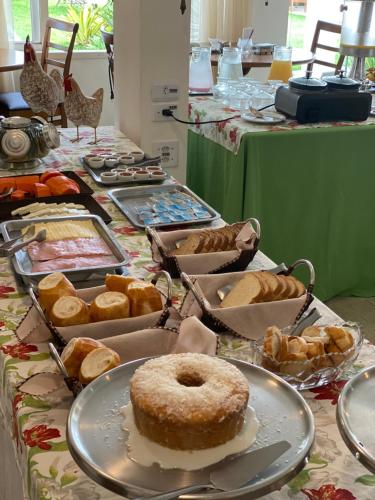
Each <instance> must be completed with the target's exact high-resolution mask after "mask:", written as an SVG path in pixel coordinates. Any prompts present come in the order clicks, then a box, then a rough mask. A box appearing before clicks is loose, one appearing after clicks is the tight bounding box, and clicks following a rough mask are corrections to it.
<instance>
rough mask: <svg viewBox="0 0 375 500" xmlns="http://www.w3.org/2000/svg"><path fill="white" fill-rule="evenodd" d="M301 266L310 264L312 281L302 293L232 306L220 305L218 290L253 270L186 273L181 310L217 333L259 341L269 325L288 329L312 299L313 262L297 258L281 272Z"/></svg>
mask: <svg viewBox="0 0 375 500" xmlns="http://www.w3.org/2000/svg"><path fill="white" fill-rule="evenodd" d="M300 266H305V267H307V268H308V270H309V274H310V278H309V284H308V286H307V288H306V291H305V293H304V294H303V295H302V296H300V297H298V298H293V299H285V300H279V301H273V302H262V303H256V304H247V305H242V306H236V307H228V308H221V307H220V302H221V301H220V299H219V297H218V294H217V291H218V290H219V289H221V288H222V287H224V286H226V285H232V284H235V283H237V282H238V281H239V280H240V279H241V278H243V277H244V276H245V275H246V274H248V273H252V272H253V271H244V272H239V273H228V274H215V275H193V276H188V275H187V274H185V273H182V275H181V280H182V283H183V284H184V286H185V288H186V289H187V293H186V295H185V297H184V301H183V303H182V306H181V310H180V312H181V314H182V315H183V316H191V315H196V316H197V317H199V318H200V319H201V321H202V323H203V324H205V325H206V326H207V327H208V328H211V329H212V330H213V331H215V332H218V333H224V332H229V333H231V334H233V335H238V336H240V337H243V338H246V339H249V340H254V341H256V340H259V339H261V338H262V337H263V336H264V332H265V331H266V328H267V327H269V326H272V325H276V326H278V327H279V328H285V327H286V326H289V325H293V324H294V323H295V322H296V321H298V319H299V318H300V317H301V316H302V314H303V313H304V312H305V311H306V310H307V309H308V307H309V305H310V303H311V302H312V300H313V297H312V290H313V287H314V283H315V271H314V268H313V266H312V264H311V262H309V261H308V260H305V259H300V260H297V261H296V262H295V263H294V264H292V265H291V266H289V267H288V268H287V270H286V271H281V272H279V273H278V274H283V275H286V276H288V275H290V274H291V273H293V271H294V270H295V269H296V268H298V267H300Z"/></svg>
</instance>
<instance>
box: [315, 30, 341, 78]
mask: <svg viewBox="0 0 375 500" xmlns="http://www.w3.org/2000/svg"><path fill="white" fill-rule="evenodd" d="M322 31H327V32H329V33H337V34H338V35H340V34H341V26H340V25H339V24H333V23H328V22H326V21H318V22H317V23H316V28H315V33H314V38H313V41H312V44H311V52H312V53H313V54H316V51H317V49H322V50H328V51H330V52H337V53H339V52H340V49H339V48H338V47H332V46H330V45H325V44H323V43H320V42H319V39H320V35H321V32H322ZM344 59H345V56H343V55H340V57H339V58H338V60H337V63H332V62H328V61H323V60H322V59H315V60H314V62H312V63H310V64H308V66H307V69H308V70H309V71H312V69H313V66H314V64H319V65H321V66H328V67H329V68H334V70H335V73H338V72H339V71H340V69H341V67H342V65H343V63H344Z"/></svg>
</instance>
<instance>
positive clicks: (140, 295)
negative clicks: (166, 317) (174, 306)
mask: <svg viewBox="0 0 375 500" xmlns="http://www.w3.org/2000/svg"><path fill="white" fill-rule="evenodd" d="M128 297H129V300H130V311H131V315H132V316H143V315H144V314H150V313H153V312H155V311H161V309H163V302H162V300H161V295H160V292H159V290H158V289H157V288H156V287H155V286H154V285H153V284H152V283H147V282H145V281H135V282H134V283H130V285H129V287H128Z"/></svg>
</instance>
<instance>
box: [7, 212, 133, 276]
mask: <svg viewBox="0 0 375 500" xmlns="http://www.w3.org/2000/svg"><path fill="white" fill-rule="evenodd" d="M64 220H76V221H79V220H92V222H93V224H94V226H95V228H96V230H97V231H98V233H99V236H100V237H101V238H102V239H103V240H104V242H105V243H106V244H107V245H108V246H109V248H110V249H111V250H112V253H113V255H114V256H115V257H116V258H117V260H118V264H110V265H108V264H107V265H103V266H99V267H98V266H96V267H95V268H90V267H85V268H80V269H59V271H62V272H64V273H65V274H66V276H67V277H68V278H69V279H71V280H72V281H83V280H85V279H87V278H88V277H89V276H90V275H92V274H105V273H106V272H109V271H111V270H112V271H113V270H114V269H116V268H119V267H121V266H124V265H125V264H127V263H128V261H129V256H128V254H127V253H126V251H125V250H124V249H123V248H122V247H121V245H120V244H119V243H118V242H117V240H116V239H115V238H114V237H113V236H112V235H111V232H110V230H109V229H108V228H107V226H106V225H105V223H104V222H103V220H102V219H101V218H100V217H98V216H96V215H78V216H67V217H48V218H46V217H41V218H38V219H32V220H25V219H20V220H9V221H6V222H3V223H2V224H1V225H0V231H1V234H2V236H3V238H4V240H5V241H9V240H11V239H12V238H16V237H17V236H19V235H20V233H21V229H22V228H23V227H26V226H30V225H32V224H34V223H37V222H59V221H64ZM12 262H13V266H14V269H15V271H16V273H17V274H19V275H20V276H21V277H22V279H23V281H24V282H25V283H29V282H31V281H39V280H40V279H42V278H43V277H44V276H46V275H47V274H50V273H49V272H37V273H36V272H32V271H31V267H32V262H31V259H30V258H29V256H28V253H27V251H26V250H20V251H19V252H17V253H16V254H15V255H14V257H13V258H12Z"/></svg>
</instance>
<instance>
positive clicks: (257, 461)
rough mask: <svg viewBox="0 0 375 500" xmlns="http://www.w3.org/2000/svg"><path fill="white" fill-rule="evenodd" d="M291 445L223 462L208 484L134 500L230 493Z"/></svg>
mask: <svg viewBox="0 0 375 500" xmlns="http://www.w3.org/2000/svg"><path fill="white" fill-rule="evenodd" d="M290 447H291V444H290V443H289V442H288V441H278V442H277V443H274V444H271V445H269V446H265V447H263V448H259V449H258V450H255V451H250V452H249V453H246V454H244V455H237V456H235V457H233V458H231V459H229V460H225V461H223V462H221V463H220V465H218V466H217V467H215V468H214V469H212V471H211V473H210V476H209V481H210V482H209V483H208V484H194V485H192V486H187V487H185V488H179V489H176V490H173V491H167V492H163V493H159V494H157V495H153V496H149V497H138V498H136V499H135V500H146V498H147V499H152V500H171V499H173V498H177V497H179V496H180V495H184V494H186V493H192V492H194V491H200V490H203V489H207V488H210V489H218V490H222V491H232V490H235V489H238V488H241V487H242V486H245V485H246V484H247V483H249V482H250V481H251V480H252V479H254V477H255V476H256V475H257V474H259V473H260V472H263V471H264V470H266V469H267V467H269V466H270V465H271V464H272V463H273V462H274V461H275V460H277V459H278V458H279V457H280V456H281V455H282V454H283V453H285V452H286V451H287V450H289V448H290Z"/></svg>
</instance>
